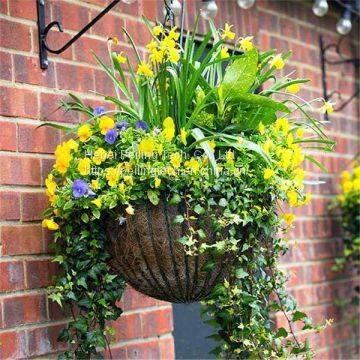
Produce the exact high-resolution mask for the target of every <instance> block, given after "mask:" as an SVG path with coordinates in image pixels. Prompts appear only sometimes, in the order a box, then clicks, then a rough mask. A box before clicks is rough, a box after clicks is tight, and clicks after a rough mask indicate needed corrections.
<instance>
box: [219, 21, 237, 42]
mask: <svg viewBox="0 0 360 360" xmlns="http://www.w3.org/2000/svg"><path fill="white" fill-rule="evenodd" d="M232 27H233V26H232V25H229V24H228V23H226V24H225V29H224V30H223V31H222V34H221V38H222V39H223V40H226V39H230V40H234V39H235V33H234V32H232V31H231V28H232Z"/></svg>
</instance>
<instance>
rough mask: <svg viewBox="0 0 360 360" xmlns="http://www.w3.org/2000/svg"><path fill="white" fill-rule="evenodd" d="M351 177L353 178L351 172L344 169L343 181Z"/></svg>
mask: <svg viewBox="0 0 360 360" xmlns="http://www.w3.org/2000/svg"><path fill="white" fill-rule="evenodd" d="M350 178H351V175H350V173H349V172H348V171H347V170H344V171H343V172H342V173H341V180H342V181H344V182H345V181H348V180H350Z"/></svg>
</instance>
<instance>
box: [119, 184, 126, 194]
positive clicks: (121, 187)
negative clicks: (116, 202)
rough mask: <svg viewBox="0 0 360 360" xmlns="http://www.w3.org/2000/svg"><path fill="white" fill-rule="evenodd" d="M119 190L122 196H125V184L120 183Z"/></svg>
mask: <svg viewBox="0 0 360 360" xmlns="http://www.w3.org/2000/svg"><path fill="white" fill-rule="evenodd" d="M118 189H119V191H120V193H121V194H125V184H124V183H120V184H119V186H118Z"/></svg>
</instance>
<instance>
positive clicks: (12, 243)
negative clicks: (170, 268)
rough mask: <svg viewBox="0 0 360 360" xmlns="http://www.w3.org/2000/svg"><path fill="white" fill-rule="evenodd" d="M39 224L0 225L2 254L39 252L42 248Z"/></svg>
mask: <svg viewBox="0 0 360 360" xmlns="http://www.w3.org/2000/svg"><path fill="white" fill-rule="evenodd" d="M42 238H43V235H42V228H41V225H21V226H20V225H9V226H7V225H4V226H2V227H1V243H2V253H3V255H25V254H41V253H43V252H44V250H43V239H42Z"/></svg>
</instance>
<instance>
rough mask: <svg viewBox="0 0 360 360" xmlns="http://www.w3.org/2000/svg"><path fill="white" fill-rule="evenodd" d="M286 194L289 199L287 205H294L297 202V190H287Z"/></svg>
mask: <svg viewBox="0 0 360 360" xmlns="http://www.w3.org/2000/svg"><path fill="white" fill-rule="evenodd" d="M286 196H287V198H288V200H289V205H290V206H291V207H293V206H295V205H296V204H297V202H298V195H297V192H296V191H295V190H289V191H288V192H287V193H286Z"/></svg>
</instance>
